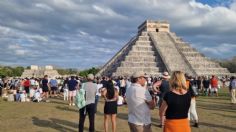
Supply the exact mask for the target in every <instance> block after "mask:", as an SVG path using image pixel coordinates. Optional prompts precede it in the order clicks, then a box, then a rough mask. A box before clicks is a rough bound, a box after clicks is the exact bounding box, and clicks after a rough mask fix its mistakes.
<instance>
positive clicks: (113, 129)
mask: <svg viewBox="0 0 236 132" xmlns="http://www.w3.org/2000/svg"><path fill="white" fill-rule="evenodd" d="M109 117H110V118H111V123H112V132H116V114H110V115H108V114H105V115H104V130H105V132H108V119H109Z"/></svg>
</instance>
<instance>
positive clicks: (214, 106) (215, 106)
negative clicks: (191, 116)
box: [197, 103, 236, 113]
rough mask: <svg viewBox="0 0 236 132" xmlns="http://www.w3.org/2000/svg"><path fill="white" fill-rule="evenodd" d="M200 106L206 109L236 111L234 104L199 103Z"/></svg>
mask: <svg viewBox="0 0 236 132" xmlns="http://www.w3.org/2000/svg"><path fill="white" fill-rule="evenodd" d="M197 107H198V108H201V109H206V110H217V111H225V112H234V113H235V112H236V110H235V107H234V106H232V105H230V104H229V105H220V104H210V103H209V104H197Z"/></svg>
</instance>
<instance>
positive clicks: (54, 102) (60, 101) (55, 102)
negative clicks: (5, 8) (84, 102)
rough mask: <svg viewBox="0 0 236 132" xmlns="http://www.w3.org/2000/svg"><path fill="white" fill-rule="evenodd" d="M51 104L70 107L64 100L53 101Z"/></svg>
mask: <svg viewBox="0 0 236 132" xmlns="http://www.w3.org/2000/svg"><path fill="white" fill-rule="evenodd" d="M50 103H53V104H61V105H68V102H63V101H62V100H59V99H52V100H51V101H50Z"/></svg>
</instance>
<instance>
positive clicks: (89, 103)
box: [79, 74, 97, 132]
mask: <svg viewBox="0 0 236 132" xmlns="http://www.w3.org/2000/svg"><path fill="white" fill-rule="evenodd" d="M87 79H88V82H85V83H84V84H82V87H81V88H83V89H84V90H85V93H86V96H85V101H86V106H85V107H83V108H81V109H80V110H79V114H80V116H79V132H83V130H84V121H85V118H86V115H87V113H88V116H89V132H94V131H95V125H94V120H95V96H96V91H97V84H96V83H94V82H93V80H94V75H93V74H88V76H87Z"/></svg>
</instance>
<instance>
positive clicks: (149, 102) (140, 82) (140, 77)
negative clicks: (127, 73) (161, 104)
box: [126, 71, 156, 132]
mask: <svg viewBox="0 0 236 132" xmlns="http://www.w3.org/2000/svg"><path fill="white" fill-rule="evenodd" d="M146 81H147V80H146V76H145V73H144V72H142V71H138V72H135V73H134V74H133V76H132V84H131V86H130V87H129V88H128V89H127V92H126V101H127V104H128V111H129V113H128V123H129V127H130V131H131V132H151V131H152V129H151V112H150V109H154V108H155V104H156V101H155V98H153V97H152V96H151V95H150V93H149V91H148V90H147V89H146V88H145V87H144V86H145V83H146Z"/></svg>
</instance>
